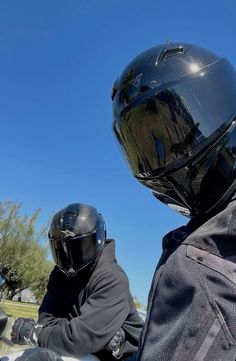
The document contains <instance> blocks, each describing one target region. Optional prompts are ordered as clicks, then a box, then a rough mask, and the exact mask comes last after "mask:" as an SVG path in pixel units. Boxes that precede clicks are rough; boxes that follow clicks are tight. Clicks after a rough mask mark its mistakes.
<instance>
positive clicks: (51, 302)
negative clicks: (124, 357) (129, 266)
mask: <svg viewBox="0 0 236 361" xmlns="http://www.w3.org/2000/svg"><path fill="white" fill-rule="evenodd" d="M116 271H117V270H116ZM117 274H118V275H117ZM129 299H130V292H129V284H128V279H127V277H126V275H125V274H124V273H122V272H118V273H117V272H115V270H113V269H112V268H107V269H105V270H104V269H103V271H102V272H101V274H99V275H98V277H96V281H95V282H94V283H93V284H92V286H91V292H90V296H89V297H88V298H87V300H86V301H85V302H84V303H83V305H82V306H81V308H80V310H78V316H77V317H74V318H72V319H71V320H69V319H67V318H60V317H59V314H60V300H58V298H57V297H55V295H54V291H53V289H52V287H50V284H49V288H48V292H47V294H46V296H45V298H44V300H43V303H42V306H41V309H40V316H39V323H42V324H44V327H43V329H42V331H41V333H40V336H39V340H38V342H39V345H40V346H41V347H48V348H50V349H52V350H55V351H57V352H58V353H59V354H61V355H70V356H75V357H81V356H83V355H86V354H89V353H96V352H98V351H99V350H101V349H103V348H104V347H105V345H106V344H107V343H108V342H109V341H110V339H111V338H112V337H113V335H114V334H115V333H116V332H117V330H118V329H119V328H120V327H121V326H122V325H123V323H124V321H125V319H126V317H127V315H128V313H129V310H130V307H129Z"/></svg>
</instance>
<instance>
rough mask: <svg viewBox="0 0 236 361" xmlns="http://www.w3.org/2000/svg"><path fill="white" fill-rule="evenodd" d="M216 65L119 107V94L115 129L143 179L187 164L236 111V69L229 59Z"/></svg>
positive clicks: (137, 174)
mask: <svg viewBox="0 0 236 361" xmlns="http://www.w3.org/2000/svg"><path fill="white" fill-rule="evenodd" d="M211 67H214V71H211ZM211 67H209V68H205V69H204V71H202V72H201V73H200V72H198V73H197V74H193V75H191V76H187V77H186V78H182V79H181V81H177V82H173V83H169V86H168V87H166V88H165V89H163V87H162V89H161V88H156V89H154V90H152V89H150V90H149V91H147V92H146V93H145V94H144V95H142V96H140V97H138V98H137V99H136V100H134V101H133V102H132V104H130V105H129V106H127V107H126V108H125V109H123V110H121V111H120V112H119V95H117V97H116V101H114V131H115V134H116V136H117V139H118V141H119V143H120V145H121V147H122V148H123V150H124V153H125V155H126V157H127V160H128V162H129V165H130V167H131V169H132V171H133V173H134V174H135V176H136V177H137V178H140V180H141V179H147V178H149V177H154V176H159V175H162V174H163V173H166V172H168V171H172V170H173V167H174V168H178V166H183V164H184V162H185V161H186V160H187V159H188V158H189V157H192V156H193V155H194V154H196V153H197V152H198V150H199V149H200V148H201V151H202V150H203V149H204V147H206V148H207V147H209V143H210V144H211V143H212V144H213V143H214V142H215V141H216V140H217V139H218V137H220V136H221V135H222V134H223V133H224V132H225V130H226V129H227V127H228V126H229V124H230V122H231V121H232V120H233V118H234V117H235V113H236V112H235V108H236V106H235V104H236V79H235V70H234V69H233V68H232V66H231V65H230V64H229V63H228V62H227V61H226V60H221V61H219V62H218V63H216V64H214V65H212V66H211ZM219 84H220V85H221V86H220V87H219ZM209 89H210V90H209Z"/></svg>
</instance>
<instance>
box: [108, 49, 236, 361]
mask: <svg viewBox="0 0 236 361" xmlns="http://www.w3.org/2000/svg"><path fill="white" fill-rule="evenodd" d="M112 101H113V117H114V122H113V129H114V133H115V136H116V138H117V140H118V142H119V144H120V146H121V149H122V151H123V153H124V155H125V156H126V159H127V161H128V164H129V167H130V169H131V171H132V173H133V175H134V176H135V178H136V179H137V180H138V181H139V182H141V183H142V184H143V185H144V186H146V187H148V188H149V189H151V191H152V192H153V195H154V196H155V197H156V198H157V199H158V200H160V201H161V202H163V203H164V204H166V205H168V206H169V207H171V208H172V209H174V210H176V211H178V212H179V213H181V214H182V215H184V216H187V217H189V218H190V221H189V223H188V224H187V225H186V226H182V227H180V228H178V229H176V230H173V231H171V232H169V233H168V234H167V235H166V236H165V237H164V238H163V254H162V256H161V259H160V261H159V263H158V266H157V269H156V271H155V274H154V277H153V282H152V286H151V290H150V293H149V304H148V313H147V319H146V323H145V326H144V329H143V332H142V337H141V341H140V345H139V352H138V360H141V361H170V360H171V361H182V360H185V361H189V360H193V361H204V360H205V361H213V360H214V361H215V360H227V361H231V360H232V361H233V360H235V359H236V264H235V262H236V227H235V224H236V197H235V190H236V167H235V165H236V163H235V160H236V72H235V69H234V68H233V66H232V65H231V64H230V63H229V61H228V60H226V59H225V58H221V57H220V56H218V55H216V54H214V53H212V52H211V51H209V50H207V49H204V48H201V47H198V46H194V45H191V44H186V43H168V44H162V45H159V46H155V47H153V48H151V49H148V50H146V51H145V52H143V53H141V54H140V55H138V56H137V57H136V58H135V59H134V60H133V61H131V62H130V64H129V65H128V66H127V67H126V68H125V70H124V71H123V73H122V74H121V76H120V77H119V78H118V79H117V80H116V82H115V84H114V86H113V90H112Z"/></svg>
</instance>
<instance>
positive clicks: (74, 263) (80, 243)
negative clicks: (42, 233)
mask: <svg viewBox="0 0 236 361" xmlns="http://www.w3.org/2000/svg"><path fill="white" fill-rule="evenodd" d="M50 242H51V248H52V253H53V258H54V261H55V263H56V264H57V265H58V266H59V267H60V268H62V269H63V270H67V271H71V272H73V271H78V270H79V269H81V268H82V267H84V266H85V265H87V264H88V263H89V262H90V261H91V260H93V259H94V257H95V256H96V254H97V252H98V249H99V243H101V242H98V241H97V233H96V232H93V233H91V234H89V235H85V236H80V237H73V238H68V239H62V240H55V239H54V238H50Z"/></svg>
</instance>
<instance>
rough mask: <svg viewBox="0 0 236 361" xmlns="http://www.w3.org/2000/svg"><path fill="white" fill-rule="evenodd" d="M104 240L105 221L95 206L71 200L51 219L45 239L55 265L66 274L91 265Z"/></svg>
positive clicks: (73, 274)
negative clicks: (71, 201) (47, 238)
mask: <svg viewBox="0 0 236 361" xmlns="http://www.w3.org/2000/svg"><path fill="white" fill-rule="evenodd" d="M105 240H106V227H105V222H104V219H103V217H102V215H101V214H100V213H98V211H97V210H96V208H94V207H91V206H89V205H86V204H81V203H74V204H70V205H68V206H67V207H65V208H63V209H62V210H60V211H59V212H57V213H56V214H55V216H54V217H53V219H52V222H51V226H50V231H49V242H50V247H51V251H52V257H53V260H54V262H55V263H56V265H57V266H58V267H59V268H60V269H61V270H62V271H63V272H64V273H65V274H66V275H67V276H69V277H75V276H76V275H77V274H78V272H79V271H81V270H83V269H85V268H86V267H90V266H91V267H92V266H93V265H94V262H96V260H97V259H98V258H99V255H100V254H101V252H102V250H103V248H104V245H105Z"/></svg>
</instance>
